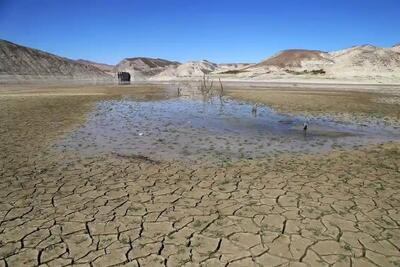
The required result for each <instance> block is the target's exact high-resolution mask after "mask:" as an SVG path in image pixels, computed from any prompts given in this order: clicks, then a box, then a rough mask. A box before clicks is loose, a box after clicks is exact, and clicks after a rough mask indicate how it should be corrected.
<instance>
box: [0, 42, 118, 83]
mask: <svg viewBox="0 0 400 267" xmlns="http://www.w3.org/2000/svg"><path fill="white" fill-rule="evenodd" d="M111 78H112V77H111V76H110V75H108V74H106V73H105V72H103V71H102V70H100V69H98V68H96V67H94V66H91V65H87V64H82V63H79V62H76V61H75V60H72V59H68V58H63V57H59V56H56V55H53V54H50V53H47V52H44V51H41V50H37V49H32V48H28V47H25V46H21V45H18V44H14V43H11V42H8V41H5V40H0V81H1V82H13V81H26V80H67V81H68V80H72V81H80V80H89V81H98V80H110V79H111Z"/></svg>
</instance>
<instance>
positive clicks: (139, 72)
mask: <svg viewBox="0 0 400 267" xmlns="http://www.w3.org/2000/svg"><path fill="white" fill-rule="evenodd" d="M179 65H180V63H179V62H176V61H169V60H165V59H160V58H146V57H135V58H125V59H123V60H122V61H120V62H119V63H118V64H117V65H116V66H115V68H114V72H118V71H125V72H129V73H130V74H131V77H132V80H145V79H148V78H150V77H152V76H155V75H157V74H159V73H161V72H163V71H164V70H166V69H168V68H170V67H173V68H174V67H177V66H179Z"/></svg>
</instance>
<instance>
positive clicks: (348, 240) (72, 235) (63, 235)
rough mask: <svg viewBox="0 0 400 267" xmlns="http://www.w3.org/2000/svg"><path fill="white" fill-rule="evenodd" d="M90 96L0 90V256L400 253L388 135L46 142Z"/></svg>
mask: <svg viewBox="0 0 400 267" xmlns="http://www.w3.org/2000/svg"><path fill="white" fill-rule="evenodd" d="M97 97H98V96H96V97H91V96H85V97H83V96H80V97H79V100H78V98H76V97H73V96H68V97H66V98H65V97H54V96H52V97H40V98H36V99H31V98H25V99H20V98H18V99H15V98H5V99H4V98H3V99H1V100H0V101H1V105H0V109H1V115H0V116H1V119H2V122H3V125H2V130H1V132H0V137H1V142H0V145H1V147H0V148H1V151H3V152H2V153H1V155H0V170H1V171H0V177H1V179H0V187H1V191H0V266H2V267H3V266H38V265H39V266H66V265H76V266H118V265H127V266H400V195H399V190H400V177H399V174H400V145H399V143H398V142H389V143H386V144H383V145H375V146H369V147H362V148H359V149H357V150H342V151H332V152H330V153H328V154H324V155H296V156H295V155H290V154H285V155H280V156H273V157H265V158H264V159H257V160H239V161H236V162H234V163H233V162H223V163H222V162H219V163H218V162H215V163H201V162H199V163H196V164H187V163H185V162H180V161H175V162H166V161H151V160H148V159H146V158H141V157H135V156H121V155H118V154H115V153H104V154H93V155H85V156H83V155H79V154H68V153H60V152H57V151H54V150H53V149H51V148H50V147H51V146H50V143H51V142H50V140H52V139H54V138H55V137H57V136H59V135H60V134H62V133H64V132H68V131H69V130H70V127H72V125H74V124H76V123H79V122H81V121H82V120H83V118H82V117H81V115H79V116H78V115H77V114H83V113H85V112H87V111H88V109H89V106H90V104H91V103H92V102H94V101H96V100H97ZM56 111H57V112H59V113H57V112H56ZM60 112H61V113H62V114H63V115H62V119H60V116H61V115H60V114H61V113H60ZM3 126H4V127H3ZM50 126H53V127H50ZM4 151H5V152H6V153H4Z"/></svg>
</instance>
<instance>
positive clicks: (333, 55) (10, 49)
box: [0, 40, 400, 83]
mask: <svg viewBox="0 0 400 267" xmlns="http://www.w3.org/2000/svg"><path fill="white" fill-rule="evenodd" d="M118 71H125V72H129V73H130V74H131V76H132V78H133V80H152V81H156V80H160V81H166V80H167V81H168V80H182V79H189V80H190V79H194V78H195V79H198V78H199V77H202V76H203V75H209V76H212V77H214V76H215V77H218V78H221V79H225V80H255V81H263V80H268V81H269V80H273V81H275V80H277V81H279V80H282V81H286V80H288V81H294V80H296V81H297V80H300V81H302V80H304V81H313V80H318V81H323V80H326V81H335V80H340V81H350V82H354V81H362V82H379V83H382V82H383V83H385V82H386V83H400V44H398V45H395V46H393V47H391V48H383V47H378V46H373V45H360V46H353V47H351V48H347V49H343V50H338V51H332V52H325V51H319V50H305V49H289V50H284V51H281V52H279V53H277V54H275V55H273V56H271V57H269V58H267V59H265V60H262V61H260V62H258V63H255V64H250V63H229V64H216V63H213V62H210V61H207V60H201V61H189V62H185V63H180V62H177V61H170V60H165V59H159V58H145V57H135V58H125V59H123V60H121V61H120V62H119V63H118V64H116V65H115V66H114V65H109V64H102V63H96V62H92V61H88V60H84V59H79V60H72V59H68V58H64V57H60V56H56V55H53V54H50V53H47V52H43V51H40V50H37V49H32V48H28V47H24V46H21V45H17V44H14V43H11V42H8V41H5V40H0V82H9V81H27V80H28V81H33V80H57V81H58V80H65V81H69V80H71V81H96V82H98V81H102V82H112V81H114V80H115V76H116V75H115V73H116V72H118Z"/></svg>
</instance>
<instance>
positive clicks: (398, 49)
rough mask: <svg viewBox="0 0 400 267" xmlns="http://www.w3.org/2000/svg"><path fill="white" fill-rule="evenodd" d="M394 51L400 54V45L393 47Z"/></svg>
mask: <svg viewBox="0 0 400 267" xmlns="http://www.w3.org/2000/svg"><path fill="white" fill-rule="evenodd" d="M392 50H393V51H395V52H397V53H400V44H397V45H394V46H393V47H392Z"/></svg>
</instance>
